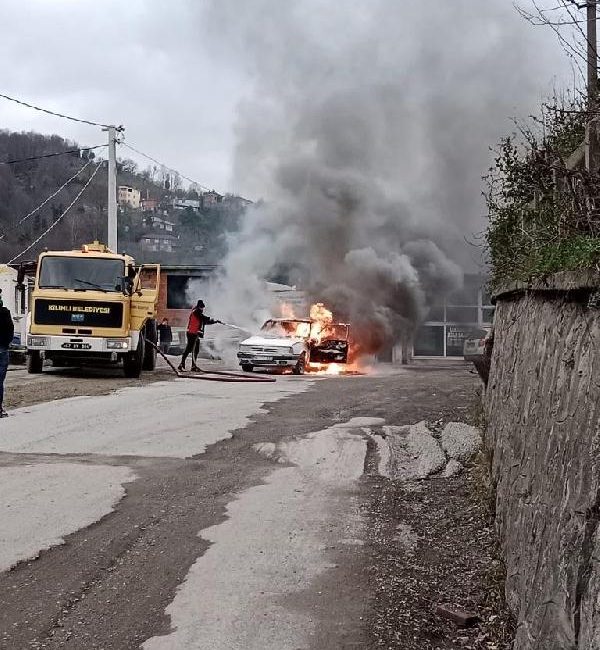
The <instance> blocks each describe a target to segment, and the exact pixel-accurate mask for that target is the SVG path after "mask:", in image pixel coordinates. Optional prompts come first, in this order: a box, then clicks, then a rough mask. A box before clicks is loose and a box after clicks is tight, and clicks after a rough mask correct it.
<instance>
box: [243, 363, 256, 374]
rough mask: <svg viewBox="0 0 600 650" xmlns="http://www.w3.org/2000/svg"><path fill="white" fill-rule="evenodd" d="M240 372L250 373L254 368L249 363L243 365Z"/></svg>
mask: <svg viewBox="0 0 600 650" xmlns="http://www.w3.org/2000/svg"><path fill="white" fill-rule="evenodd" d="M242 370H243V371H244V372H252V371H253V370H254V366H253V365H252V364H251V363H243V364H242Z"/></svg>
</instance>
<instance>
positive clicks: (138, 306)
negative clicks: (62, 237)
mask: <svg viewBox="0 0 600 650" xmlns="http://www.w3.org/2000/svg"><path fill="white" fill-rule="evenodd" d="M159 275H160V266H159V265H158V264H151V265H143V266H141V267H139V268H136V266H135V262H134V260H133V258H132V257H130V256H129V255H119V254H117V253H113V252H112V251H110V250H109V249H108V248H107V247H106V246H105V245H104V244H100V243H99V242H97V241H95V242H94V243H92V244H87V245H84V246H82V247H81V249H80V250H72V251H49V252H45V253H42V254H41V255H40V256H39V259H38V262H37V269H36V275H35V285H34V289H33V292H32V294H31V309H30V312H29V315H28V326H27V355H28V356H27V369H28V371H29V372H30V373H39V372H42V367H43V364H44V360H45V359H46V360H50V361H52V364H53V365H55V366H66V365H69V366H70V365H95V364H100V363H118V362H122V364H123V370H124V372H125V376H126V377H139V376H140V373H141V371H142V370H154V367H155V365H156V349H155V348H154V347H153V346H152V345H149V344H148V343H147V341H146V339H149V340H150V341H152V342H154V343H156V340H157V328H156V305H157V301H158V289H159Z"/></svg>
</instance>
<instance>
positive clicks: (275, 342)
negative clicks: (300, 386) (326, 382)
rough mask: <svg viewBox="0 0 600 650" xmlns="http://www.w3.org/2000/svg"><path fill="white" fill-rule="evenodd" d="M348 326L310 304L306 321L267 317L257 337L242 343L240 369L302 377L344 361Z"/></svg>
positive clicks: (347, 342) (347, 347) (320, 308)
mask: <svg viewBox="0 0 600 650" xmlns="http://www.w3.org/2000/svg"><path fill="white" fill-rule="evenodd" d="M349 330H350V328H349V325H348V324H346V323H335V322H334V321H333V317H332V315H331V312H329V311H328V310H326V309H325V308H324V307H323V305H321V304H317V305H313V307H312V308H311V317H310V318H293V317H292V318H271V319H269V320H268V321H266V322H265V324H264V325H263V326H262V328H261V333H260V334H259V335H257V336H251V337H250V338H248V339H246V340H244V341H242V342H241V343H240V346H239V351H238V354H237V356H238V359H239V362H240V365H241V367H242V370H245V371H246V372H252V370H254V368H255V367H261V368H284V369H285V368H291V369H292V372H293V373H294V374H296V375H302V374H304V372H305V371H306V370H310V369H311V368H319V369H320V368H322V367H323V366H327V365H328V364H333V363H335V364H338V363H339V364H344V363H347V362H348V349H349V333H350V332H349Z"/></svg>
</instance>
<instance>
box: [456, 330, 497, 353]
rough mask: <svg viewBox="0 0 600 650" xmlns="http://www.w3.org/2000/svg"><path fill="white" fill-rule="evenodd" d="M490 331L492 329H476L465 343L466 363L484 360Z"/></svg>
mask: <svg viewBox="0 0 600 650" xmlns="http://www.w3.org/2000/svg"><path fill="white" fill-rule="evenodd" d="M490 331H491V327H484V328H481V329H476V330H473V332H472V333H471V335H470V336H469V337H468V338H466V339H465V341H464V343H463V356H464V358H465V361H476V360H478V359H482V358H483V356H484V354H485V342H486V338H487V337H488V336H489V334H490Z"/></svg>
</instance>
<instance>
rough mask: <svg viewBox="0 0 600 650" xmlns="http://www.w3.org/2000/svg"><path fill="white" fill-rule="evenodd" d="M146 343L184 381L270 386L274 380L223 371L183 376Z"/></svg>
mask: <svg viewBox="0 0 600 650" xmlns="http://www.w3.org/2000/svg"><path fill="white" fill-rule="evenodd" d="M146 342H147V343H149V344H150V345H151V346H152V347H153V348H154V349H155V350H156V351H157V352H158V354H160V356H161V357H162V358H163V359H164V360H165V361H166V362H167V364H168V365H169V368H171V370H172V371H173V372H174V373H175V374H176V375H177V376H178V377H182V378H184V379H188V378H189V379H204V381H223V382H229V383H232V384H234V383H247V384H251V383H252V382H255V383H263V384H264V383H269V384H272V383H273V382H274V381H276V380H275V377H264V376H263V377H257V376H254V377H253V376H251V375H241V374H239V373H235V372H227V371H225V370H215V371H213V372H207V371H205V370H201V371H200V372H199V373H197V374H193V375H192V374H183V373H182V372H179V370H177V368H176V367H175V366H174V365H173V364H172V363H171V362H170V361H169V359H167V355H166V354H164V353H163V351H162V350H161V349H160V348H159V347H158V345H156V343H154V341H150V340H149V339H146Z"/></svg>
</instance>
